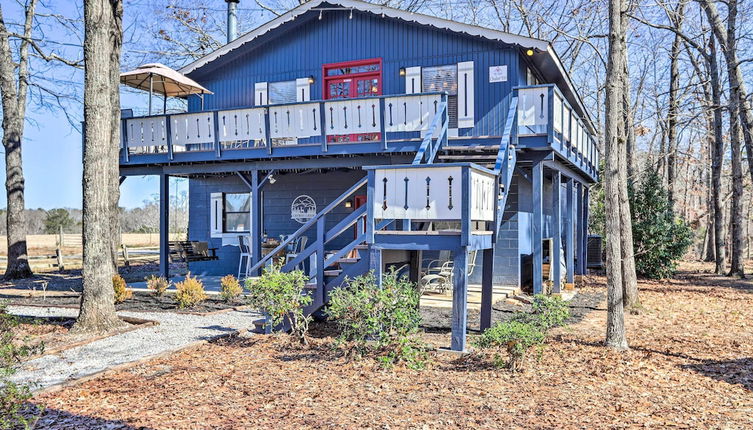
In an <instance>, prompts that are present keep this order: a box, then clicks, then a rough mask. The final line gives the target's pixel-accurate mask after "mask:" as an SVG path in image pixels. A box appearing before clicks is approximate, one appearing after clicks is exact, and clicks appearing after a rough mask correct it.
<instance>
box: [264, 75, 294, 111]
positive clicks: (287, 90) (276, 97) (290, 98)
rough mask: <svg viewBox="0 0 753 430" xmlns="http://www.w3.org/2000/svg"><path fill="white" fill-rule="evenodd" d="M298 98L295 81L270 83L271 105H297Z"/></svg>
mask: <svg viewBox="0 0 753 430" xmlns="http://www.w3.org/2000/svg"><path fill="white" fill-rule="evenodd" d="M296 101H298V98H297V97H296V84H295V81H280V82H270V83H269V104H271V105H273V104H280V103H295V102H296Z"/></svg>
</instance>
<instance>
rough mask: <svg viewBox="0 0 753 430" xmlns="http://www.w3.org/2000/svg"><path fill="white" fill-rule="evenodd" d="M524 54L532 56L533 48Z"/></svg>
mask: <svg viewBox="0 0 753 430" xmlns="http://www.w3.org/2000/svg"><path fill="white" fill-rule="evenodd" d="M526 55H528V56H529V57H533V49H529V50H527V51H526Z"/></svg>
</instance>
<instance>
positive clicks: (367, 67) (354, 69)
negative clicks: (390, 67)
mask: <svg viewBox="0 0 753 430" xmlns="http://www.w3.org/2000/svg"><path fill="white" fill-rule="evenodd" d="M381 68H382V65H381V64H379V63H373V64H347V65H343V66H341V67H331V68H327V76H341V75H354V74H357V73H370V72H378V71H380V70H381Z"/></svg>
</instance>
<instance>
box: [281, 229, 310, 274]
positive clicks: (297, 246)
mask: <svg viewBox="0 0 753 430" xmlns="http://www.w3.org/2000/svg"><path fill="white" fill-rule="evenodd" d="M308 241H309V238H308V237H307V236H300V237H299V238H298V239H296V240H295V242H293V246H292V248H291V250H290V252H288V254H287V256H286V259H285V261H293V260H294V259H295V258H296V257H298V254H300V253H301V252H303V250H304V249H306V243H308ZM295 268H296V269H298V270H305V269H304V266H303V261H301V262H300V263H298V264H297V265H296V267H295Z"/></svg>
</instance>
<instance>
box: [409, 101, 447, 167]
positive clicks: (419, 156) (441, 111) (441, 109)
mask: <svg viewBox="0 0 753 430" xmlns="http://www.w3.org/2000/svg"><path fill="white" fill-rule="evenodd" d="M446 112H447V100H446V99H443V100H442V101H441V102H440V103H439V106H438V108H437V113H435V114H434V118H432V120H431V124H430V125H429V128H428V129H427V130H426V136H424V140H423V141H422V142H421V146H420V147H419V148H418V151H417V152H416V156H415V157H414V158H413V163H412V164H421V162H422V161H423V159H424V154H425V153H426V151H427V149H429V150H430V152H429V159H428V160H427V163H426V164H431V163H433V162H434V155H436V153H437V150H438V149H439V147H440V146H441V145H442V140H443V139H444V138H445V136H446V134H447V128H448V127H447V126H448V123H449V120H446V121H443V127H442V130H441V131H440V134H439V136H437V144H436V145H432V141H433V140H434V131H435V130H436V129H437V127H438V126H439V123H440V121H442V119H444V118H445V117H446V115H445V113H446ZM433 146H436V147H437V149H433Z"/></svg>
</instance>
